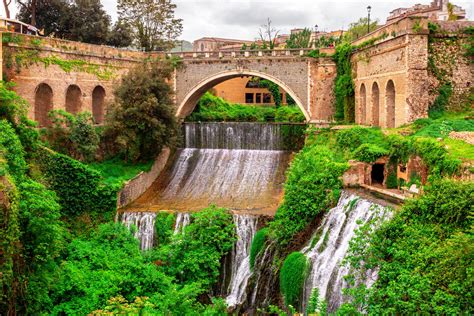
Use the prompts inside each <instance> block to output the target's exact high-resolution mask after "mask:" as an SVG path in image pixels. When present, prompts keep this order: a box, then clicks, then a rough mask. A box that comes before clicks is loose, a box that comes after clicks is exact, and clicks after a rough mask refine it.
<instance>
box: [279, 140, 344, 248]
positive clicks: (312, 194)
mask: <svg viewBox="0 0 474 316" xmlns="http://www.w3.org/2000/svg"><path fill="white" fill-rule="evenodd" d="M347 168H348V165H347V163H345V162H342V161H341V160H339V159H338V157H336V156H335V155H334V152H333V151H331V150H330V149H329V148H328V147H326V146H322V145H313V146H306V147H305V148H303V150H302V151H301V152H300V153H298V154H297V155H296V156H295V158H294V159H293V161H292V163H291V165H290V167H289V169H288V171H287V180H286V183H285V196H284V199H283V203H282V205H281V206H280V207H279V208H278V211H277V213H276V215H275V220H274V221H273V222H271V224H270V227H271V231H272V235H273V236H275V237H276V239H277V240H278V242H279V243H280V244H281V245H287V244H288V243H289V242H290V241H291V240H292V238H293V236H294V235H295V234H297V233H298V232H300V231H302V230H303V229H304V228H305V227H306V226H307V225H308V224H309V223H310V222H311V221H312V220H314V219H315V218H316V216H317V215H318V214H320V213H322V212H324V211H326V210H328V209H329V208H330V207H331V206H332V205H333V204H334V203H335V202H336V201H337V199H338V198H339V193H340V189H341V188H342V182H341V177H342V174H343V172H344V171H345V170H346V169H347Z"/></svg>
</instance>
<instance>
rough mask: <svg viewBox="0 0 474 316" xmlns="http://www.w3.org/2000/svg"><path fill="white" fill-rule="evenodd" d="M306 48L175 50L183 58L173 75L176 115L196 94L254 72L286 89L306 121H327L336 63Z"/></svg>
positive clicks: (192, 103) (186, 112) (194, 100)
mask: <svg viewBox="0 0 474 316" xmlns="http://www.w3.org/2000/svg"><path fill="white" fill-rule="evenodd" d="M308 52H309V51H308V50H275V51H245V52H243V51H229V52H205V53H186V54H183V53H181V54H175V55H178V56H179V57H180V58H182V61H183V62H182V66H181V67H178V69H177V70H176V72H175V75H174V89H175V93H176V94H175V96H176V105H177V115H178V116H179V117H185V116H187V115H189V114H190V113H191V112H192V111H193V109H194V107H195V105H196V104H197V101H198V100H199V98H200V97H201V96H202V95H203V94H204V93H205V92H206V91H208V90H209V89H211V88H212V87H213V86H215V85H217V84H219V83H221V82H223V81H226V80H228V79H232V78H235V77H241V76H256V77H261V78H264V79H268V80H270V81H273V82H274V83H276V84H278V85H279V86H280V87H281V88H282V89H283V90H285V91H286V92H287V93H288V94H289V95H290V96H291V97H292V98H293V99H294V100H295V102H296V104H297V105H298V106H299V108H300V109H301V111H302V112H303V114H304V115H305V117H306V120H307V121H308V122H317V123H319V122H329V121H331V120H332V116H333V112H334V109H333V104H334V98H333V89H334V87H333V85H334V78H335V76H336V65H335V64H334V62H333V61H332V59H331V58H311V57H307V53H308ZM170 55H171V54H170Z"/></svg>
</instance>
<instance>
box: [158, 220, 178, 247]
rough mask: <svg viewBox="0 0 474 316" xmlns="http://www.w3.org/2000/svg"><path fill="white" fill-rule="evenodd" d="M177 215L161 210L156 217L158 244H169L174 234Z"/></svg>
mask: <svg viewBox="0 0 474 316" xmlns="http://www.w3.org/2000/svg"><path fill="white" fill-rule="evenodd" d="M175 221H176V215H175V214H173V213H166V212H159V213H157V214H156V218H155V240H156V243H157V244H158V246H161V245H166V244H169V242H170V241H171V237H172V236H173V231H174V224H175Z"/></svg>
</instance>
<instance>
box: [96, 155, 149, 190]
mask: <svg viewBox="0 0 474 316" xmlns="http://www.w3.org/2000/svg"><path fill="white" fill-rule="evenodd" d="M152 165H153V161H150V162H145V163H129V162H125V161H123V160H121V159H118V158H114V159H110V160H105V161H102V162H94V163H90V164H89V166H90V167H91V168H93V169H95V170H97V171H99V172H100V173H101V175H102V177H103V178H104V183H105V184H107V185H111V186H119V187H121V186H122V185H123V183H124V182H126V181H128V180H130V179H132V178H133V177H135V176H136V175H137V174H139V173H140V172H142V171H145V172H146V171H150V169H151V166H152Z"/></svg>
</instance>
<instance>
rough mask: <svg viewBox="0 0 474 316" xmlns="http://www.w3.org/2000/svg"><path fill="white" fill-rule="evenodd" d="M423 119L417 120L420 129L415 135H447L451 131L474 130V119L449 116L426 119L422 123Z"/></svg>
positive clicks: (434, 136) (435, 136) (436, 136)
mask: <svg viewBox="0 0 474 316" xmlns="http://www.w3.org/2000/svg"><path fill="white" fill-rule="evenodd" d="M419 121H421V120H417V122H418V123H417V125H416V126H417V127H418V130H417V131H416V133H415V134H414V135H415V136H423V137H433V138H438V137H443V138H444V137H447V136H448V135H449V133H450V132H452V131H454V132H462V131H468V132H473V131H474V121H473V120H468V119H461V118H459V119H458V118H455V119H449V118H441V119H438V120H429V121H428V120H427V121H425V122H426V124H425V125H423V124H420V122H419Z"/></svg>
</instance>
